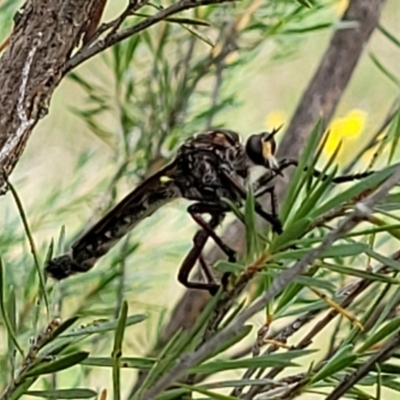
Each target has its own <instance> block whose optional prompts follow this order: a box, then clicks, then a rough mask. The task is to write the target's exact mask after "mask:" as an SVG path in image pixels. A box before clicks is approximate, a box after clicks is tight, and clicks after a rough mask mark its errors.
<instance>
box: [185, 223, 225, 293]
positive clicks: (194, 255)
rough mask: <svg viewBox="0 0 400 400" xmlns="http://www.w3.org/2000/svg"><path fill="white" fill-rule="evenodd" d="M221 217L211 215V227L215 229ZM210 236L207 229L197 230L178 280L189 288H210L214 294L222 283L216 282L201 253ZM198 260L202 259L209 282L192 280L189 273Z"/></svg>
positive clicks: (201, 262)
mask: <svg viewBox="0 0 400 400" xmlns="http://www.w3.org/2000/svg"><path fill="white" fill-rule="evenodd" d="M220 219H221V215H214V216H212V217H211V220H210V222H209V223H208V225H209V227H210V228H211V229H215V228H216V227H217V226H218V224H219V222H220ZM208 238H209V234H208V232H207V231H206V230H204V229H200V230H199V231H197V232H196V234H195V235H194V237H193V247H192V249H191V250H190V251H189V253H188V254H187V256H186V257H185V259H184V260H183V262H182V264H181V267H180V269H179V272H178V281H179V282H180V283H181V284H182V285H183V286H185V287H187V288H188V289H199V290H208V291H209V292H210V293H211V294H212V295H215V294H216V293H217V292H218V289H219V287H220V285H218V284H217V283H216V282H215V279H214V277H213V275H212V273H211V270H210V268H209V267H208V265H207V264H206V262H205V261H204V259H203V257H202V255H201V253H202V251H203V249H204V246H205V245H206V243H207V239H208ZM197 260H199V261H200V267H201V269H202V270H203V272H204V275H205V277H206V279H207V280H208V282H190V281H189V275H190V272H191V271H192V270H193V268H194V266H195V265H196V262H197Z"/></svg>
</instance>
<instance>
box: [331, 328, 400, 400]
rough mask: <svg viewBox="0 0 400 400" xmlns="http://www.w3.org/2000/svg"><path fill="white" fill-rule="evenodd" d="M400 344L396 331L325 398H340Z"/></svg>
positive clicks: (387, 357)
mask: <svg viewBox="0 0 400 400" xmlns="http://www.w3.org/2000/svg"><path fill="white" fill-rule="evenodd" d="M399 346H400V333H397V334H396V335H395V336H394V337H393V338H392V339H390V340H389V341H387V342H386V344H385V345H384V346H383V347H382V348H381V349H380V350H379V351H378V352H376V353H375V354H374V355H373V356H372V357H371V358H370V359H368V360H367V361H365V362H363V363H362V364H361V366H360V367H359V368H358V369H357V370H356V371H355V372H353V373H352V374H351V375H350V376H347V377H345V378H344V379H343V381H342V382H341V383H340V384H339V385H338V386H337V387H336V389H335V390H334V391H333V392H332V393H331V394H330V395H328V397H327V398H326V399H325V400H338V399H340V398H341V397H342V396H343V395H344V394H345V393H346V392H347V391H348V390H349V389H350V388H351V387H353V386H354V385H355V384H356V383H357V382H358V381H359V380H360V379H361V378H363V377H364V376H365V375H367V374H368V372H369V371H371V369H372V368H374V366H375V365H376V364H382V363H383V362H384V361H386V360H388V359H389V358H390V356H391V355H392V354H393V353H394V352H395V350H396V349H397V348H398V347H399Z"/></svg>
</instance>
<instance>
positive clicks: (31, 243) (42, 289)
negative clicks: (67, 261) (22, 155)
mask: <svg viewBox="0 0 400 400" xmlns="http://www.w3.org/2000/svg"><path fill="white" fill-rule="evenodd" d="M6 183H7V186H8V187H9V189H10V191H11V193H12V195H13V197H14V200H15V204H16V205H17V208H18V212H19V215H20V216H21V220H22V224H23V225H24V229H25V233H26V236H27V238H28V242H29V247H30V250H31V253H32V257H33V261H34V264H35V268H36V272H37V274H38V277H39V288H40V296H39V299H38V302H39V303H40V299H41V298H43V299H44V303H45V306H46V312H47V316H49V315H50V308H49V299H48V298H47V292H46V283H45V278H44V275H43V271H42V270H41V268H40V264H39V258H38V255H37V251H36V245H35V241H34V240H33V236H32V232H31V229H30V227H29V223H28V218H27V216H26V214H25V211H24V206H23V205H22V201H21V199H20V198H19V196H18V193H17V191H16V190H15V188H14V186H13V185H12V184H11V183H10V182H9V181H8V180H7V178H6Z"/></svg>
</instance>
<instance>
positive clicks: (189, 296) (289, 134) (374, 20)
mask: <svg viewBox="0 0 400 400" xmlns="http://www.w3.org/2000/svg"><path fill="white" fill-rule="evenodd" d="M384 4H385V0H370V1H365V0H352V1H350V3H349V6H348V8H347V10H346V12H345V14H344V15H343V18H342V20H343V21H357V22H358V26H357V27H356V28H351V29H342V30H338V31H336V32H335V33H334V35H333V37H332V39H331V41H330V44H329V46H328V48H327V51H326V52H325V54H324V56H323V58H322V60H321V62H320V64H319V67H318V69H317V71H316V73H315V74H314V76H313V77H312V78H311V81H310V83H309V85H308V87H307V89H306V91H305V92H304V94H303V96H302V98H301V100H300V103H299V105H298V107H297V109H296V111H295V114H294V116H293V118H292V120H291V122H290V124H289V127H288V129H287V131H286V133H285V135H284V137H283V140H282V142H281V143H280V145H279V149H278V158H285V157H287V158H298V156H299V154H300V152H301V150H302V149H303V147H304V144H305V143H306V141H307V139H308V137H309V134H310V133H311V130H312V127H313V126H314V124H315V123H316V121H317V120H318V118H319V117H321V116H323V122H324V126H326V125H327V124H328V123H329V121H330V119H331V118H332V115H333V114H334V112H335V109H336V106H337V105H338V103H339V100H340V98H341V96H342V95H343V93H344V91H345V89H346V87H347V84H348V83H349V80H350V78H351V76H352V74H353V72H354V69H355V67H356V65H357V62H358V60H359V58H360V56H361V54H362V50H363V48H364V46H365V44H366V43H367V42H368V40H369V38H370V36H371V33H372V32H373V31H374V29H375V28H376V26H377V24H378V21H379V18H380V15H381V11H382V8H383V6H384ZM289 177H290V175H289V174H287V176H286V179H285V180H281V181H279V182H278V183H277V188H276V189H277V197H278V201H279V200H281V199H282V198H283V196H284V193H285V188H286V182H287V181H288V179H289ZM265 201H266V202H268V201H269V198H268V197H267V198H265ZM223 237H224V239H225V240H226V241H227V243H229V244H231V246H233V247H234V248H235V249H237V250H238V251H239V253H240V252H243V248H244V240H243V237H244V228H243V225H242V224H241V223H240V222H233V223H232V224H231V225H230V226H228V228H227V229H226V231H225V233H224V235H223ZM220 257H221V253H220V252H219V251H218V249H216V248H213V249H212V250H211V251H210V254H208V256H207V259H208V260H209V262H210V263H211V264H212V263H215V262H216V261H217V260H218V259H219V258H220ZM208 300H209V295H207V294H205V293H204V292H200V291H196V290H187V291H186V292H185V293H184V295H183V296H182V298H181V299H179V300H178V303H177V305H176V306H175V309H174V310H173V312H172V315H171V317H170V320H169V322H168V323H167V324H166V326H165V327H164V331H163V333H162V335H161V337H160V339H159V342H158V344H157V348H159V347H162V346H163V345H164V344H165V343H166V341H168V340H169V339H170V338H171V336H172V335H173V334H174V333H175V332H176V331H177V330H178V329H180V328H183V329H189V328H190V327H191V326H193V324H194V322H195V321H196V320H197V318H198V315H199V312H201V311H202V310H203V309H204V307H205V305H206V304H207V301H208Z"/></svg>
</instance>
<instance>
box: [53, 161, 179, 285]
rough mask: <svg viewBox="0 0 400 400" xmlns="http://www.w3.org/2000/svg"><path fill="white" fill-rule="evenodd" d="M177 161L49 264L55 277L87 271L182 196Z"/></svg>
mask: <svg viewBox="0 0 400 400" xmlns="http://www.w3.org/2000/svg"><path fill="white" fill-rule="evenodd" d="M178 172H179V171H178V167H177V163H174V162H173V163H172V164H170V165H167V166H166V167H165V168H163V169H161V170H160V171H159V172H157V173H156V174H155V175H153V176H151V177H150V178H148V179H146V180H145V181H144V182H143V183H142V184H141V185H139V186H138V187H137V188H136V189H134V190H133V191H132V192H131V193H129V194H128V195H127V196H126V197H125V198H124V199H123V200H121V201H120V202H119V203H118V204H117V205H116V206H115V207H114V208H113V209H112V210H111V211H109V212H108V213H107V214H106V215H105V216H104V217H103V218H102V219H101V220H100V221H99V222H97V223H96V224H95V225H94V226H93V227H92V228H90V229H89V230H88V231H87V232H86V233H84V234H83V236H82V237H81V238H80V239H78V240H77V241H76V242H75V243H74V244H73V245H72V254H67V255H64V256H61V257H57V258H55V259H53V260H52V261H50V263H49V264H48V265H47V266H46V271H47V272H48V273H49V274H50V275H51V276H53V277H54V278H56V279H63V278H66V277H67V276H69V275H72V274H74V273H76V272H85V271H87V270H89V269H90V268H92V267H93V265H94V264H95V263H96V261H97V260H98V259H99V258H100V257H102V256H103V255H104V254H106V253H107V252H108V251H109V250H110V249H111V248H112V247H113V246H114V245H115V244H116V243H117V242H118V241H119V240H120V239H121V238H122V237H123V236H125V235H126V234H127V233H128V232H129V231H130V230H132V229H133V228H134V227H135V226H136V225H137V224H138V223H139V222H140V221H142V220H143V219H144V218H146V217H148V216H150V215H151V214H153V213H154V212H155V211H156V210H157V209H158V208H160V207H161V206H163V205H164V204H166V203H168V202H169V201H171V200H173V199H176V198H179V197H181V192H180V189H179V188H178V186H177V185H176V183H175V181H174V177H175V176H176V175H177V174H178Z"/></svg>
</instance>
